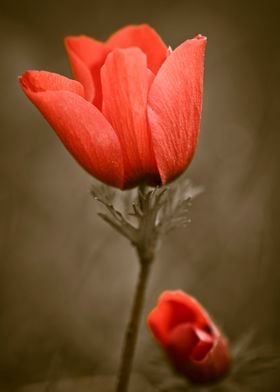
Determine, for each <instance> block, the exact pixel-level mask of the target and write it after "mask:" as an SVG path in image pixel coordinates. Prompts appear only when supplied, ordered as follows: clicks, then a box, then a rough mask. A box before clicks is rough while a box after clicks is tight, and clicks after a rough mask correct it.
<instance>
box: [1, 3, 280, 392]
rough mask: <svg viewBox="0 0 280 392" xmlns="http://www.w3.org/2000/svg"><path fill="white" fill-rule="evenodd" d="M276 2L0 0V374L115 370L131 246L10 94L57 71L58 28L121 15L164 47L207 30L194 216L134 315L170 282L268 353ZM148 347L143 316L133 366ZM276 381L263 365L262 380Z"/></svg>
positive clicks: (275, 170)
mask: <svg viewBox="0 0 280 392" xmlns="http://www.w3.org/2000/svg"><path fill="white" fill-rule="evenodd" d="M276 4H277V2H276V1H275V3H273V2H272V1H216V0H213V1H187V0H185V1H183V0H173V1H170V0H155V1H152V0H150V1H142V2H133V1H113V0H111V1H109V0H106V1H95V0H92V1H77V0H76V1H73V0H68V1H54V0H49V1H44V2H41V1H35V0H34V1H22V2H20V1H13V0H11V1H7V2H5V1H3V0H1V2H0V30H1V34H0V43H1V45H0V48H1V73H0V86H1V105H0V115H1V131H0V151H1V153H0V175H1V183H0V184H1V187H0V231H1V237H0V249H1V264H0V309H1V318H0V376H1V380H2V383H3V385H5V384H7V383H8V384H9V385H14V384H21V383H29V382H32V381H36V380H41V379H48V378H49V377H50V374H53V372H55V374H56V376H57V377H61V376H63V375H69V374H70V375H72V376H75V375H77V374H103V373H113V372H114V371H115V368H116V364H117V359H118V356H119V350H120V343H121V337H122V332H123V328H124V324H125V321H126V318H127V316H128V314H127V312H128V307H129V304H130V301H131V294H132V291H133V286H134V283H135V280H136V274H137V265H136V263H135V260H134V259H135V257H134V254H133V251H132V250H131V249H130V247H129V245H128V243H126V241H125V240H123V239H121V238H119V237H118V236H117V234H116V233H114V232H113V231H112V230H111V229H110V228H109V227H107V226H106V225H105V224H104V223H103V222H101V221H100V220H99V219H98V218H97V217H96V209H97V208H96V205H95V203H94V201H93V200H92V199H91V197H90V195H89V188H90V185H91V184H92V181H93V180H92V179H91V178H90V177H89V176H88V175H87V174H86V173H85V172H84V171H83V170H82V169H81V168H80V167H79V166H78V165H77V164H76V162H75V161H74V160H73V159H72V158H71V156H70V155H69V154H68V153H67V152H66V150H65V149H64V147H63V146H62V145H61V144H60V142H59V141H58V139H57V138H56V136H55V134H54V132H53V131H52V130H51V129H50V127H49V126H48V124H47V123H46V122H45V121H44V120H43V119H42V117H41V116H40V114H39V112H37V110H36V109H35V108H34V107H33V106H32V105H31V104H30V103H29V102H28V101H27V99H26V98H25V97H24V96H23V94H22V92H21V91H20V89H19V87H18V83H17V76H18V75H20V74H21V73H22V72H23V71H24V70H26V69H45V70H49V71H54V72H58V73H62V74H65V75H67V76H70V71H69V66H68V64H67V60H66V56H65V53H64V49H63V37H64V36H65V35H67V34H71V35H74V34H82V33H85V34H88V35H92V36H94V37H96V38H98V39H105V38H106V37H107V36H108V35H109V34H111V33H112V32H113V31H114V30H116V29H117V28H119V27H121V26H123V25H125V24H129V23H141V22H147V23H149V24H151V25H152V26H153V27H155V28H156V29H157V31H158V32H159V33H160V35H161V36H162V37H163V39H164V40H165V41H166V43H168V44H170V45H171V46H172V47H173V48H174V47H176V46H177V45H178V44H179V43H180V42H182V41H183V40H185V39H186V38H189V37H192V36H194V35H195V34H197V33H202V34H204V35H207V36H208V47H207V55H206V72H205V95H204V109H203V121H202V127H201V137H200V142H199V147H198V150H197V154H196V156H195V159H194V160H193V162H192V164H191V166H190V168H189V170H188V176H189V177H190V178H191V179H192V181H193V182H194V183H196V184H202V185H204V186H205V192H204V194H203V195H201V196H200V197H199V198H198V199H197V200H196V201H195V202H194V205H193V207H192V210H191V218H192V224H191V225H190V226H189V227H188V228H187V229H185V230H184V229H181V230H176V231H175V232H173V233H172V234H170V235H169V237H168V239H166V240H165V241H164V245H163V247H162V249H161V252H160V255H159V258H158V261H157V264H156V265H155V267H154V270H153V276H152V279H151V282H150V286H149V291H148V300H147V306H146V310H145V312H146V313H147V311H148V310H149V309H150V308H151V306H153V304H154V303H155V300H156V298H157V296H158V294H159V293H160V292H161V291H162V290H164V289H166V288H169V289H175V288H182V289H184V290H185V291H187V292H189V293H191V294H193V295H195V296H196V297H197V298H199V300H200V301H201V302H202V303H203V304H204V305H205V306H206V307H207V308H208V309H209V311H210V312H211V313H212V314H213V315H214V316H215V318H216V319H217V320H218V321H219V323H221V324H222V325H223V328H224V330H225V331H226V332H227V334H228V336H229V337H230V338H231V339H232V340H234V339H238V337H240V336H241V335H243V334H246V333H249V332H250V331H251V330H254V331H255V334H256V335H255V344H256V345H263V344H265V345H266V344H267V345H270V346H272V347H273V348H274V349H275V350H276V351H277V346H279V344H280V338H279V330H280V317H279V306H280V293H279V278H280V266H279V251H280V241H279V229H280V224H279V222H280V216H279V204H280V203H279V195H280V186H279V163H280V154H279V149H278V147H279V143H280V130H279V84H278V82H279V65H280V64H279V57H280V56H279V12H278V10H277V7H276ZM149 345H150V337H149V335H148V333H147V331H146V329H145V327H144V322H143V328H142V332H141V336H140V342H139V350H138V353H137V358H136V369H140V368H141V364H142V363H143V361H145V362H146V361H147V350H148V347H149ZM278 352H279V350H278ZM276 373H277V372H276ZM260 383H261V379H260ZM260 385H261V384H260ZM279 386H280V379H279V375H278V374H276V375H275V374H274V375H273V377H272V376H271V377H270V382H269V383H267V381H266V384H265V386H263V387H262V388H263V389H261V390H264V391H270V390H271V391H276V390H278V387H279ZM143 388H144V387H143ZM143 390H144V389H143ZM248 390H250V389H248Z"/></svg>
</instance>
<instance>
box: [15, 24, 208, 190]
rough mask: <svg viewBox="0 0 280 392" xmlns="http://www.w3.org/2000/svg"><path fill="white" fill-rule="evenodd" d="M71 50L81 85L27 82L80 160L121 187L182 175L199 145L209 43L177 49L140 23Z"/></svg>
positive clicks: (44, 76) (55, 78) (30, 75)
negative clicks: (204, 75)
mask: <svg viewBox="0 0 280 392" xmlns="http://www.w3.org/2000/svg"><path fill="white" fill-rule="evenodd" d="M65 45H66V50H67V53H68V56H69V60H70V63H71V67H72V71H73V74H74V76H75V78H76V80H71V79H68V78H66V77H64V76H61V75H58V74H55V73H50V72H45V71H27V72H25V73H24V74H23V75H22V76H21V77H20V83H21V86H22V88H23V90H24V92H25V94H26V95H27V96H28V98H29V99H30V100H31V101H32V102H33V103H34V104H35V105H36V106H37V108H38V109H39V110H40V111H41V113H42V114H43V116H44V117H45V118H46V119H47V120H48V122H49V123H50V125H51V126H52V127H53V128H54V130H55V131H56V133H57V134H58V136H59V137H60V139H61V140H62V142H63V143H64V145H65V146H66V147H67V149H68V150H69V151H70V153H71V154H72V155H73V156H74V157H75V158H76V160H77V161H78V162H79V163H80V164H81V165H82V166H83V167H84V168H85V169H86V170H87V171H88V172H89V173H90V174H92V175H93V176H94V177H96V178H97V179H99V180H101V181H103V182H105V183H107V184H109V185H113V186H116V187H118V188H121V189H127V188H131V187H133V186H136V185H137V184H139V183H140V182H143V181H146V182H147V183H148V184H150V185H156V184H159V185H160V184H165V183H166V182H168V181H171V180H172V179H174V178H175V177H177V176H178V175H179V174H181V173H182V172H183V171H184V170H185V168H186V167H187V166H188V164H189V163H190V161H191V158H192V156H193V153H194V150H195V146H196V143H197V137H198V131H199V123H200V115H201V101H202V84H203V63H204V49H205V45H206V38H204V37H202V36H200V35H198V36H196V37H195V38H194V39H190V40H187V41H185V42H183V43H182V44H181V45H180V46H178V47H177V48H176V49H175V50H174V51H171V50H170V49H168V48H167V47H166V45H165V44H164V42H163V41H162V40H161V38H160V37H159V36H158V34H157V33H156V32H155V31H154V30H153V29H152V28H151V27H149V26H147V25H140V26H127V27H124V28H122V29H121V30H119V31H117V32H116V33H115V34H113V35H112V36H111V37H110V38H109V39H108V40H107V41H106V42H100V41H97V40H95V39H93V38H90V37H87V36H77V37H67V38H66V40H65Z"/></svg>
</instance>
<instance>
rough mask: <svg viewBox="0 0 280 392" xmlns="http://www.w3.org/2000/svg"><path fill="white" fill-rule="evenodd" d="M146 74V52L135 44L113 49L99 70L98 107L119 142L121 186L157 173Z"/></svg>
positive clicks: (147, 75) (147, 76)
mask: <svg viewBox="0 0 280 392" xmlns="http://www.w3.org/2000/svg"><path fill="white" fill-rule="evenodd" d="M150 79H151V78H150V74H148V72H147V65H146V56H145V55H144V53H143V52H141V50H140V49H138V48H130V49H115V50H114V51H113V52H112V53H110V54H109V55H108V56H107V59H106V62H105V64H104V66H103V67H102V70H101V81H102V90H103V107H102V111H103V114H104V115H105V117H106V118H107V119H108V120H109V121H110V123H111V124H112V126H113V128H114V129H115V131H116V133H117V134H118V136H119V140H120V143H121V146H122V151H123V157H124V170H125V187H130V186H133V185H135V184H136V183H137V182H139V181H141V180H143V179H145V178H146V177H151V176H157V177H158V171H157V168H156V165H155V160H154V155H153V151H152V148H151V135H150V131H149V129H148V122H147V95H148V88H149V80H150Z"/></svg>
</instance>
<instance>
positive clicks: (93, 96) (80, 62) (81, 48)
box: [65, 36, 109, 108]
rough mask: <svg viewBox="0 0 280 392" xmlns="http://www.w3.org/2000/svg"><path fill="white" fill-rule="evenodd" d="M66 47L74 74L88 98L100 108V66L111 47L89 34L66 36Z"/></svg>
mask: <svg viewBox="0 0 280 392" xmlns="http://www.w3.org/2000/svg"><path fill="white" fill-rule="evenodd" d="M65 47H66V51H67V54H68V57H69V60H70V63H71V67H72V71H73V74H74V76H75V78H76V79H77V80H79V82H81V83H82V85H83V86H84V88H85V91H86V99H87V100H88V101H90V102H94V104H95V105H96V106H97V107H98V108H100V107H101V102H102V91H101V85H100V68H101V66H102V65H103V64H104V61H105V58H106V56H107V54H108V53H109V49H108V48H107V47H106V46H105V45H104V44H103V43H102V42H99V41H96V40H94V39H93V38H90V37H87V36H79V37H66V38H65Z"/></svg>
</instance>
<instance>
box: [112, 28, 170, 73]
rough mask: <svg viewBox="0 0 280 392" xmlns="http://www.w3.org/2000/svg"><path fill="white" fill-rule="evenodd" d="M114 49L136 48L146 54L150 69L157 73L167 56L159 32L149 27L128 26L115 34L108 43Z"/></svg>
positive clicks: (165, 47)
mask: <svg viewBox="0 0 280 392" xmlns="http://www.w3.org/2000/svg"><path fill="white" fill-rule="evenodd" d="M107 44H108V45H109V46H110V47H112V48H129V47H131V46H136V47H138V48H140V49H141V50H142V51H143V52H144V53H146V55H147V58H148V67H149V68H150V69H151V70H152V71H153V72H154V73H157V71H158V69H159V67H160V66H161V64H162V63H163V62H164V60H165V59H166V56H167V46H166V45H165V43H164V42H163V41H162V39H161V38H160V36H159V35H158V34H157V32H156V31H155V30H154V29H152V28H151V27H150V26H148V25H145V24H143V25H139V26H126V27H124V28H122V29H120V30H118V31H117V32H116V33H114V34H113V35H112V36H111V37H110V38H109V39H108V41H107Z"/></svg>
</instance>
